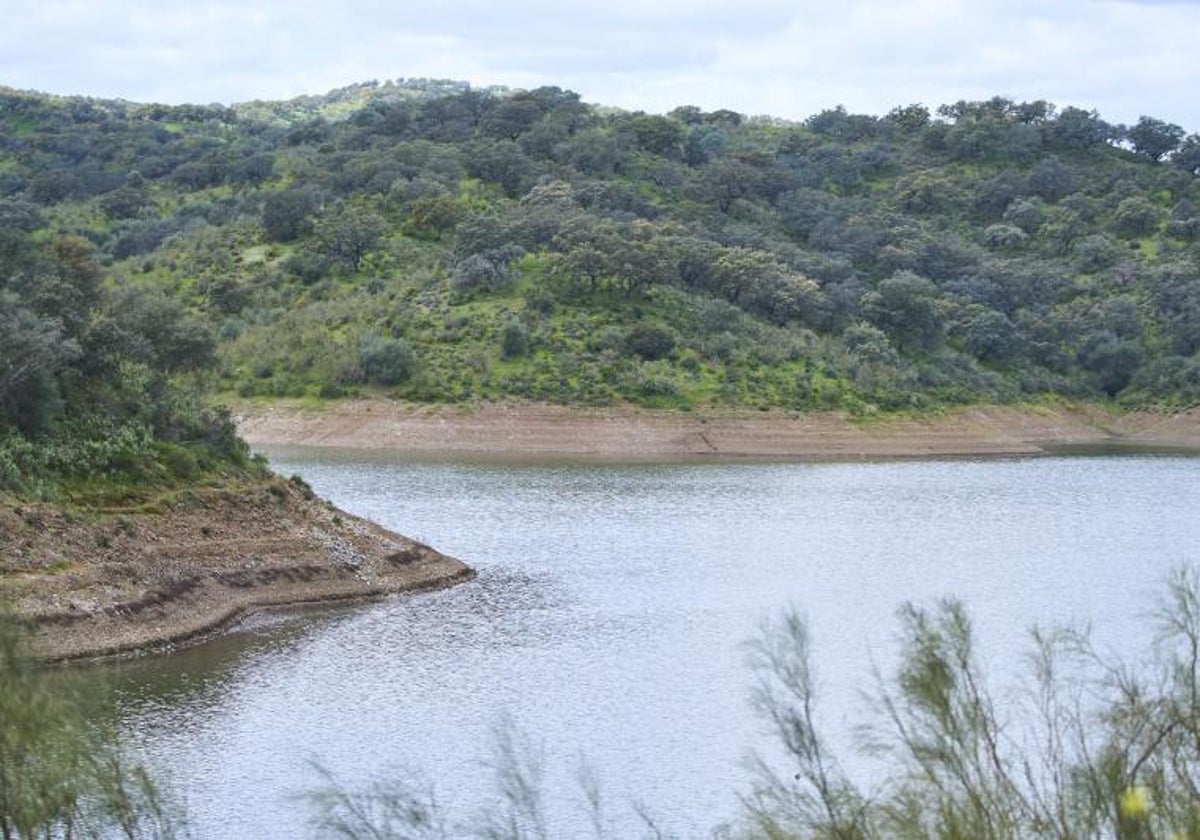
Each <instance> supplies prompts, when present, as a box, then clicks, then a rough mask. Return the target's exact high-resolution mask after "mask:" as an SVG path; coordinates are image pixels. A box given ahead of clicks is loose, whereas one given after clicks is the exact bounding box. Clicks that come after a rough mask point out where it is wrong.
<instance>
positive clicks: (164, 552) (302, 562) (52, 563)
mask: <svg viewBox="0 0 1200 840" xmlns="http://www.w3.org/2000/svg"><path fill="white" fill-rule="evenodd" d="M472 574H473V573H472V571H471V570H470V569H469V568H468V567H467V566H466V565H465V564H463V563H462V562H460V561H458V560H456V559H454V558H452V557H447V556H445V555H443V554H440V553H439V552H437V551H435V550H433V549H432V548H430V547H429V546H426V545H423V544H421V543H418V542H414V541H413V540H409V539H407V538H405V537H402V536H400V535H399V534H395V533H392V532H391V531H388V530H386V529H384V528H381V527H379V526H377V525H375V524H373V523H371V522H368V521H366V520H363V519H360V518H359V517H356V516H353V515H351V514H348V513H346V512H344V511H340V510H338V509H337V508H334V507H333V506H332V505H329V504H328V503H326V502H324V501H322V500H320V499H318V498H316V497H314V496H313V495H312V493H311V491H310V490H308V489H307V487H305V486H304V485H303V484H301V483H299V482H293V481H286V480H283V479H273V480H269V481H262V482H258V483H255V484H252V485H250V486H242V487H236V488H234V487H230V488H206V489H203V490H189V491H184V492H181V493H176V494H171V495H169V496H167V497H164V498H162V499H160V500H158V501H155V502H153V503H150V504H146V505H143V506H141V507H139V508H136V509H128V510H110V511H100V512H98V511H94V510H89V511H86V512H72V511H70V510H69V509H62V508H59V507H51V506H46V505H16V504H3V503H0V598H3V599H4V600H5V601H7V603H8V606H9V608H10V609H13V610H15V611H16V612H17V613H18V614H19V615H21V616H23V617H26V618H28V619H30V620H31V622H32V627H33V638H32V643H33V645H34V651H35V653H36V654H37V655H39V656H41V657H44V658H47V659H54V660H57V659H73V658H81V657H93V656H104V655H111V654H117V653H125V652H131V651H138V650H143V649H152V648H159V647H163V646H165V645H169V644H172V643H177V642H181V641H184V640H188V639H193V638H196V637H197V636H201V635H203V634H206V633H209V632H212V631H214V630H217V629H219V628H220V627H221V626H223V625H224V624H226V623H227V622H229V621H231V620H232V619H234V618H236V617H237V616H239V615H241V614H242V613H244V612H246V611H248V610H251V609H254V608H257V607H265V606H274V605H282V604H294V603H307V602H317V601H329V600H338V599H347V598H362V597H368V596H372V595H380V594H385V593H392V592H403V591H410V590H417V589H427V588H434V587H441V586H448V585H450V584H453V583H456V582H459V581H463V580H466V579H468V578H470V577H471V576H472Z"/></svg>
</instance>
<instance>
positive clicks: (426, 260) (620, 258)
mask: <svg viewBox="0 0 1200 840" xmlns="http://www.w3.org/2000/svg"><path fill="white" fill-rule="evenodd" d="M1198 168H1200V136H1197V135H1187V134H1186V132H1185V131H1184V130H1183V129H1182V128H1180V127H1178V126H1175V125H1172V124H1170V123H1167V122H1164V121H1161V120H1158V119H1154V118H1152V117H1143V118H1142V119H1141V120H1139V122H1138V123H1137V124H1136V125H1134V126H1132V127H1125V126H1119V125H1112V124H1110V123H1108V122H1105V121H1104V120H1103V119H1102V118H1101V117H1100V116H1099V115H1098V114H1096V113H1095V112H1088V111H1084V110H1081V109H1078V108H1073V107H1065V108H1062V109H1058V108H1056V107H1055V106H1053V105H1051V104H1049V103H1046V102H1022V103H1018V102H1013V101H1011V100H1008V99H1005V98H999V97H997V98H995V99H992V100H989V101H986V102H958V103H955V104H952V105H948V106H942V107H940V108H938V109H936V111H935V112H931V111H930V110H929V109H927V108H925V107H924V106H921V105H910V106H906V107H899V108H896V109H895V110H893V111H891V112H890V113H888V114H886V115H884V116H866V115H857V114H849V113H846V112H845V111H844V110H843V109H841V108H836V109H831V110H826V111H823V112H821V113H819V114H816V115H814V116H812V117H810V118H809V119H807V120H805V121H804V122H802V123H793V122H786V121H783V120H778V119H772V118H765V117H745V116H743V115H740V114H737V113H734V112H732V111H728V110H719V111H713V112H704V111H701V110H700V109H698V108H695V107H687V106H684V107H680V108H677V109H675V110H674V111H672V112H670V113H669V114H667V115H665V116H660V115H653V114H645V113H628V112H624V111H618V110H614V109H609V108H602V107H597V106H593V105H589V104H585V103H583V102H581V101H580V99H579V97H578V96H577V95H575V94H573V93H570V92H567V91H563V90H560V89H558V88H552V87H546V88H539V89H537V90H533V91H527V92H526V91H507V90H501V89H483V90H481V89H476V88H471V87H469V86H467V85H465V84H458V83H452V82H433V81H423V80H422V81H401V82H388V83H385V84H377V83H368V84H363V85H357V86H353V87H349V88H346V89H343V90H339V91H334V92H332V93H330V94H328V95H325V96H319V97H304V98H300V99H296V100H292V101H289V102H279V103H264V102H253V103H248V104H242V105H237V106H233V107H224V106H165V105H139V104H132V103H127V102H120V101H101V100H93V99H84V98H75V97H72V98H63V97H54V96H47V95H42V94H35V93H27V92H19V91H13V90H0V216H2V217H3V220H4V221H3V225H2V227H3V237H4V243H3V246H2V247H0V284H2V285H3V287H4V289H5V291H4V292H3V294H5V295H6V296H7V297H6V299H5V300H6V305H5V307H4V314H3V316H0V317H3V318H4V319H6V320H5V322H4V323H5V324H6V325H7V326H5V328H4V329H5V330H7V331H8V332H4V331H2V330H0V342H14V341H16V342H17V344H14V345H11V346H16V347H22V346H24V345H21V344H20V343H19V342H20V341H26V342H27V343H28V342H29V341H32V340H33V339H32V338H30V336H35V335H43V336H45V337H47V338H48V337H49V336H51V334H54V335H56V336H57V337H58V338H61V339H64V340H58V339H57V338H56V339H55V340H54V341H50V342H49V343H50V344H51V345H52V346H53V348H54V351H53V354H52V356H53V357H52V358H49V359H48V361H47V363H45V364H42V365H41V366H40V367H39V368H38V369H39V371H41V373H39V374H38V375H37V376H35V377H33V378H29V377H28V376H27V377H26V379H25V380H24V382H23V383H22V384H19V385H16V386H14V385H13V384H12V383H11V382H9V381H8V379H11V373H4V374H2V375H0V400H3V402H2V405H3V406H4V411H3V412H2V413H0V415H2V416H3V417H4V418H5V421H4V422H6V423H7V424H8V426H9V427H10V428H11V427H14V426H15V427H16V428H17V429H19V430H21V431H22V432H23V433H25V434H26V435H28V434H29V433H30V432H31V431H36V430H37V429H38V428H40V427H43V426H45V427H47V428H51V427H53V423H52V422H51V417H52V415H55V409H56V407H57V405H58V403H57V402H55V399H54V398H51V397H52V394H51V392H52V391H55V390H57V392H58V396H59V397H61V399H62V401H63V404H64V405H67V406H70V405H76V406H82V405H85V404H86V405H88V406H89V407H92V406H95V405H103V406H105V407H106V410H109V409H112V410H115V411H116V414H115V415H114V416H117V417H118V418H120V422H122V423H124V422H125V421H126V420H128V419H129V418H130V417H133V418H134V419H133V420H132V421H131V422H134V423H135V425H137V428H139V429H149V430H150V432H149V434H150V436H151V438H152V439H153V440H154V441H159V442H162V441H168V442H171V443H172V444H174V443H175V442H176V441H174V440H173V436H178V437H179V440H180V441H182V442H183V445H184V446H189V445H191V442H193V441H194V440H196V439H197V437H196V436H197V435H199V436H200V437H201V438H203V437H204V435H207V434H210V433H209V432H201V431H200V430H199V429H200V426H203V425H204V424H203V423H201V424H200V426H196V427H195V428H191V427H189V429H190V430H185V431H183V432H177V431H173V430H172V429H171V428H168V427H170V426H171V423H170V422H169V421H166V420H164V419H162V418H161V417H147V416H143V415H142V414H138V412H145V411H147V410H148V406H150V405H152V404H154V400H155V399H157V397H155V398H154V399H150V400H149V401H146V398H147V394H148V392H149V391H155V389H160V388H161V387H163V386H164V383H175V382H178V381H180V379H181V378H188V379H189V380H190V381H192V382H193V383H195V384H196V385H197V386H203V387H207V388H210V389H215V390H217V391H221V392H224V393H225V394H226V395H232V394H237V395H240V396H242V397H267V398H270V397H283V396H287V397H297V396H306V397H311V398H336V397H340V396H344V395H354V394H360V395H386V396H394V397H397V398H401V399H405V400H415V401H432V402H450V403H457V402H472V401H477V400H503V399H518V400H544V401H552V402H560V403H568V404H584V405H606V404H613V403H620V402H628V403H633V404H637V405H642V406H648V407H659V408H681V409H688V408H702V407H708V406H730V407H744V408H772V407H774V408H781V409H787V410H800V411H803V410H817V409H842V410H848V411H851V412H854V413H860V414H869V413H874V412H878V411H896V410H922V409H928V408H936V407H938V406H943V405H950V404H963V403H975V402H1014V401H1030V400H1037V399H1042V398H1045V397H1048V396H1049V397H1065V398H1068V399H1073V400H1085V401H1095V400H1098V401H1108V400H1116V401H1119V402H1120V403H1121V404H1125V405H1129V406H1166V407H1180V406H1190V405H1193V404H1195V403H1196V402H1197V401H1198V400H1200V358H1198V356H1197V351H1198V350H1200V283H1198V282H1197V277H1198V273H1200V272H1198V258H1200V245H1198V242H1200V239H1198V238H1200V209H1198V208H1200V181H1198V180H1197V178H1196V173H1197V170H1198ZM88 248H90V249H91V252H92V253H94V255H95V259H96V260H97V261H98V263H99V265H100V266H101V272H100V276H99V277H94V278H89V279H88V280H87V281H86V283H85V285H86V286H87V289H88V290H91V289H93V287H94V290H95V291H94V295H95V296H98V297H94V298H87V300H86V301H84V305H83V306H77V305H75V304H73V303H71V302H70V295H72V294H78V293H79V292H78V291H77V289H76V286H77V285H78V283H77V282H76V280H73V279H72V278H71V277H70V276H67V277H66V278H65V279H62V276H61V275H63V274H64V271H63V270H59V269H57V268H54V265H55V263H56V261H57V264H59V265H60V266H61V265H62V264H63V260H64V259H67V260H68V262H69V259H70V258H69V257H63V256H62V254H61V252H63V250H64V249H66V251H68V252H72V253H76V254H77V257H76V258H77V259H78V260H81V261H84V262H87V261H88V260H90V259H91V257H84V256H82V255H83V254H84V253H85V252H87V250H88ZM56 254H57V255H58V256H56ZM29 260H33V262H34V263H35V264H36V265H38V266H45V265H50V266H51V268H50V269H48V270H49V271H50V273H51V274H55V272H57V274H55V276H56V277H59V278H60V279H59V280H58V281H55V282H60V283H66V284H67V285H68V286H69V287H70V289H69V290H68V291H69V294H66V295H59V294H57V293H52V294H50V298H52V300H51V301H50V302H47V301H46V300H43V299H42V298H39V297H38V295H39V294H42V295H43V298H44V297H46V295H45V294H43V293H42V292H39V291H37V290H36V289H31V288H29V281H28V278H30V277H37V276H46V270H42V269H37V270H35V271H33V273H32V274H31V273H30V269H29V268H27V267H26V266H27V265H28V264H29ZM47 261H48V262H47ZM89 265H90V263H89ZM38 271H42V274H40V275H39V274H38V273H37V272H38ZM66 273H67V274H68V275H69V273H70V272H69V271H67V272H66ZM22 278H25V279H22ZM23 284H24V285H23ZM87 284H90V285H87ZM87 295H93V292H92V291H87ZM56 307H57V308H56ZM14 313H15V314H14ZM22 319H24V320H22ZM31 319H32V320H31ZM73 319H74V320H73ZM131 320H132V321H134V322H137V323H136V324H130V323H128V322H130V321H131ZM110 324H111V325H113V327H112V329H114V330H118V332H120V333H121V335H124V336H128V335H129V334H130V333H131V331H132V332H133V333H137V331H138V330H141V331H142V332H141V334H140V337H139V340H136V341H133V342H132V344H127V345H121V346H120V349H119V350H113V351H112V353H115V354H116V355H115V356H113V355H110V356H107V357H105V358H107V359H108V362H106V364H107V365H108V366H107V367H105V368H103V371H101V370H97V369H93V368H92V367H89V366H88V364H90V362H88V363H87V364H85V362H86V361H87V360H90V359H93V357H94V356H95V354H97V353H107V352H110V351H109V350H107V349H106V350H101V349H99V348H100V347H101V346H103V347H104V348H109V347H110V345H114V342H115V344H116V345H120V342H119V341H118V340H117V339H116V338H113V337H112V336H108V337H105V336H104V335H101V334H103V333H104V331H105V330H106V329H108V326H107V325H110ZM160 324H161V325H163V326H162V328H161V330H160V329H159V325H160ZM38 330H41V333H39V332H38ZM97 330H99V333H100V334H96V335H93V332H95V331H97ZM14 331H15V332H14ZM55 331H57V332H55ZM10 334H12V335H18V336H21V335H24V336H25V338H19V337H18V338H13V337H12V335H10ZM106 342H107V343H106ZM35 343H36V342H35ZM8 346H9V345H7V344H6V345H5V352H4V357H5V358H8V357H9V356H11V355H12V352H13V351H12V350H9V349H8ZM47 352H50V351H47ZM55 354H56V355H55ZM5 364H10V363H8V362H6V363H5ZM139 366H140V367H139ZM135 368H136V372H134V369H135ZM5 377H8V379H6V378H5ZM39 377H40V379H39ZM43 380H44V381H43ZM51 386H54V387H51ZM172 387H174V386H172ZM14 388H17V390H20V389H25V391H29V389H30V388H33V389H34V391H33V392H32V393H33V394H34V396H33V397H30V395H29V393H25V394H24V396H19V397H14V393H15V392H14ZM38 388H42V389H43V390H42V391H37V389H38ZM156 393H157V392H156ZM38 394H41V397H38V396H37V395H38ZM135 394H136V396H135ZM31 399H32V400H33V402H34V403H36V404H37V411H40V412H42V414H40V415H38V417H39V418H40V419H38V418H33V419H30V418H29V417H26V416H25V414H23V413H22V412H28V411H30V410H32V409H31V408H29V406H28V405H27V404H28V403H29V401H30V400H31ZM171 399H174V398H171ZM171 399H168V403H171ZM14 400H15V401H14ZM116 403H121V405H122V406H124V407H121V408H116V409H114V408H113V407H114V405H115V404H116ZM131 403H137V404H138V406H139V407H138V408H137V410H135V411H133V412H132V414H131V413H130V410H128V406H129V405H130V404H131ZM176 403H178V400H175V402H174V403H171V404H173V405H174V404H176ZM22 406H25V407H22ZM195 410H196V411H201V412H202V409H199V408H196V409H195ZM58 416H59V417H62V418H68V419H69V422H71V423H83V422H88V423H92V422H99V421H96V420H95V419H94V418H95V416H96V415H95V414H93V413H89V414H88V415H87V416H88V418H89V419H88V420H86V421H84V420H82V419H79V417H78V416H77V415H75V414H72V413H70V412H69V411H68V412H67V413H65V414H59V415H58ZM194 416H197V417H198V416H199V415H194ZM70 418H74V419H70ZM105 422H107V421H105ZM185 425H186V424H185ZM89 434H91V433H90V432H89ZM10 438H11V433H10ZM105 438H106V439H116V438H115V436H113V435H111V434H108V433H107V432H105ZM138 445H142V444H138ZM145 445H147V446H148V445H150V444H149V443H146V444H145ZM222 445H224V444H222ZM218 448H219V447H218ZM10 449H11V446H10ZM10 457H11V456H10ZM201 460H202V459H201ZM10 472H11V470H10Z"/></svg>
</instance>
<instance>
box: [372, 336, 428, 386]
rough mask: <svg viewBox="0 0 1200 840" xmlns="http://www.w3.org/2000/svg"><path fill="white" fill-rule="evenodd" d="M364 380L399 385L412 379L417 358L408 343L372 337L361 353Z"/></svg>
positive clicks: (401, 340) (396, 339)
mask: <svg viewBox="0 0 1200 840" xmlns="http://www.w3.org/2000/svg"><path fill="white" fill-rule="evenodd" d="M359 358H360V361H361V365H362V373H363V378H364V379H366V380H367V381H368V382H375V383H377V384H379V385H399V384H400V383H401V382H405V381H407V380H408V379H410V378H411V377H412V375H413V373H414V372H415V370H416V367H417V357H416V354H415V353H414V352H413V349H412V347H410V346H409V344H408V342H406V341H404V340H403V339H399V338H384V337H382V336H370V337H368V338H367V339H365V340H364V341H363V343H362V349H361V352H360V356H359Z"/></svg>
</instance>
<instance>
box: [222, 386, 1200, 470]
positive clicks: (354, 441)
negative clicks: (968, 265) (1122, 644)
mask: <svg viewBox="0 0 1200 840" xmlns="http://www.w3.org/2000/svg"><path fill="white" fill-rule="evenodd" d="M233 410H234V414H235V417H236V419H237V422H238V428H239V431H240V432H241V434H242V436H243V437H244V438H245V439H246V440H247V441H248V442H249V443H250V444H251V445H253V446H259V447H291V446H299V447H330V448H345V449H362V450H387V451H394V452H400V453H407V454H413V455H431V456H458V457H462V456H480V457H499V458H583V459H595V460H663V459H666V460H672V459H681V460H691V459H700V460H722V459H814V460H829V459H859V458H892V457H900V458H922V457H945V456H983V455H997V456H1003V455H1036V454H1046V453H1050V452H1054V451H1060V450H1062V449H1064V448H1067V449H1069V448H1074V447H1103V446H1113V447H1129V448H1133V449H1137V448H1156V447H1157V448H1170V449H1175V450H1179V451H1200V410H1197V409H1192V410H1189V411H1182V412H1174V413H1158V412H1149V411H1138V412H1127V413H1119V412H1114V411H1111V410H1109V409H1106V408H1103V407H1098V406H1090V405H1078V406H1052V407H1043V406H1034V407H1012V406H972V407H968V408H960V409H952V410H947V411H946V412H944V413H940V414H937V415H930V416H921V417H887V418H881V419H865V420H864V419H861V418H853V417H850V416H849V415H847V414H845V413H842V412H814V413H789V412H782V411H775V410H773V411H765V412H759V411H749V410H744V409H743V410H737V411H734V410H705V411H694V412H682V411H650V410H645V409H635V408H629V407H615V408H603V409H591V408H574V407H567V406H558V405H547V404H537V403H517V404H483V405H478V406H471V407H462V406H441V405H434V406H430V405H415V404H411V403H401V402H395V401H389V400H383V399H354V400H342V401H338V402H332V403H325V404H316V405H314V404H311V403H305V402H301V401H288V400H282V401H274V402H271V403H266V404H254V403H243V404H235V405H234V406H233Z"/></svg>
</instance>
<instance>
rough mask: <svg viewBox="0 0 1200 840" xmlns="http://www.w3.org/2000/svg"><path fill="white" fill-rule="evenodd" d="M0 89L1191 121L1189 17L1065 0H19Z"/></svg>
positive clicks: (2, 34)
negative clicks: (1002, 102) (1038, 111)
mask: <svg viewBox="0 0 1200 840" xmlns="http://www.w3.org/2000/svg"><path fill="white" fill-rule="evenodd" d="M9 6H13V7H15V8H10V9H9V10H8V13H7V14H6V16H5V17H6V24H7V25H6V27H5V28H4V29H3V30H2V31H0V82H3V83H6V84H10V85H13V86H16V87H29V88H36V89H40V90H49V91H54V92H60V93H86V94H91V95H96V96H120V97H124V98H127V99H134V100H162V101H168V102H180V101H200V102H210V101H225V102H229V101H237V100H244V99H254V98H275V97H284V96H292V95H297V94H300V93H320V92H323V91H325V90H328V89H330V88H332V87H337V86H340V85H344V84H349V83H351V82H356V81H362V80H365V79H369V78H375V79H385V78H396V77H401V76H436V77H447V78H459V79H467V80H469V81H472V82H474V83H478V84H508V85H512V86H533V85H538V84H557V85H561V86H563V87H567V88H571V89H574V90H577V91H578V92H580V93H581V94H582V95H583V96H584V97H585V98H586V99H588V100H589V101H596V102H602V103H605V104H612V105H620V106H623V107H630V108H644V109H647V110H656V111H663V110H668V109H670V108H671V107H674V106H675V105H679V104H685V103H689V104H697V105H700V106H702V107H707V108H717V107H729V108H733V109H736V110H739V111H742V112H745V113H754V114H758V113H770V114H775V115H779V116H787V117H792V118H803V117H805V116H807V115H808V114H811V113H813V112H815V111H817V110H820V109H821V108H824V107H828V106H832V105H835V104H844V105H845V106H846V107H847V108H849V109H850V110H852V111H864V112H869V113H882V112H885V111H887V110H889V109H890V108H891V107H893V106H895V105H899V104H907V103H909V102H914V101H920V102H925V103H926V104H929V105H938V104H941V103H945V102H953V101H956V100H958V99H980V98H987V97H990V96H992V95H996V94H1002V95H1008V96H1012V97H1014V98H1017V99H1048V100H1051V101H1054V102H1057V103H1058V104H1060V105H1065V104H1074V105H1082V106H1086V107H1096V108H1098V109H1099V110H1100V111H1101V113H1102V114H1103V115H1104V116H1105V117H1106V118H1107V119H1109V120H1113V121H1122V122H1131V121H1133V120H1136V119H1137V117H1138V116H1139V115H1140V114H1143V113H1145V114H1153V115H1155V116H1158V117H1160V118H1163V119H1168V120H1171V121H1174V122H1178V123H1180V124H1182V125H1185V126H1186V127H1188V128H1189V129H1191V130H1197V129H1200V103H1197V102H1196V101H1195V97H1194V95H1193V91H1192V89H1191V87H1192V82H1193V80H1194V79H1195V78H1197V76H1200V73H1198V71H1200V59H1198V58H1197V50H1196V48H1195V44H1197V43H1200V6H1198V5H1197V4H1194V3H1182V2H1174V3H1171V2H1120V1H1119V0H1058V2H1055V3H1053V4H1049V3H1042V2H1033V0H1015V2H999V0H984V2H968V0H913V2H905V3H896V2H894V0H890V2H883V0H846V2H842V3H828V2H783V0H740V2H738V0H689V2H684V0H662V2H646V0H610V1H609V2H606V3H594V2H592V3H580V4H569V3H563V2H561V1H559V2H555V0H510V2H509V3H505V4H497V3H494V2H488V1H487V0H447V1H446V2H440V3H429V2H425V3H419V4H418V3H396V2H395V0H386V1H385V0H349V2H344V3H342V4H340V5H338V6H337V7H334V5H333V4H327V3H315V2H308V3H306V2H303V0H290V2H288V3H284V2H282V0H267V2H259V3H254V4H234V3H230V2H201V0H197V2H187V3H184V2H178V0H176V2H164V1H160V2H157V3H150V2H144V0H105V2H103V3H99V2H78V1H77V0H43V2H29V0H15V2H10V3H9Z"/></svg>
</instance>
